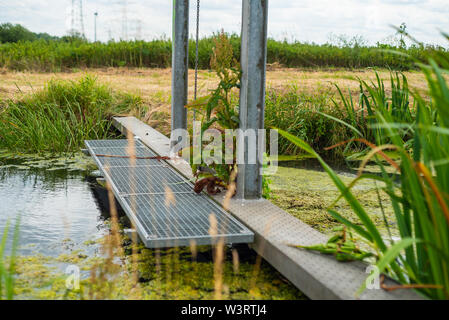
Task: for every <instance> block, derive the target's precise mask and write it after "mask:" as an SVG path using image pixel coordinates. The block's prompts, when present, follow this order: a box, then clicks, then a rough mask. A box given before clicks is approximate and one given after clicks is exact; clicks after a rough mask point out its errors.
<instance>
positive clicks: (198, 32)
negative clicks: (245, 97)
mask: <svg viewBox="0 0 449 320" xmlns="http://www.w3.org/2000/svg"><path fill="white" fill-rule="evenodd" d="M199 43H200V0H197V2H196V51H195V90H194V93H193V98H194V100H196V98H197V93H198V63H199ZM195 120H196V111H195V110H194V111H193V121H195Z"/></svg>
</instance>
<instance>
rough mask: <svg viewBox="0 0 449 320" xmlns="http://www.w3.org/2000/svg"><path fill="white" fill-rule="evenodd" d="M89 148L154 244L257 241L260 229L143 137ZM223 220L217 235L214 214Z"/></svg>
mask: <svg viewBox="0 0 449 320" xmlns="http://www.w3.org/2000/svg"><path fill="white" fill-rule="evenodd" d="M85 143H86V147H87V149H88V150H89V153H90V154H91V156H92V157H93V159H94V160H95V162H96V163H97V165H98V167H99V169H100V171H101V172H102V173H103V175H104V177H105V179H106V180H107V181H108V182H109V184H110V185H111V187H112V190H113V192H114V195H115V197H116V198H117V200H118V201H119V202H120V204H121V206H122V207H123V209H124V210H125V212H126V214H127V215H128V217H129V218H130V219H131V220H132V222H133V223H134V225H135V226H136V229H137V232H138V233H139V236H140V238H141V239H142V241H143V242H144V244H145V245H146V246H147V247H148V248H162V247H177V246H189V245H190V244H191V243H192V241H193V242H194V243H195V244H196V245H209V244H214V243H216V242H217V241H218V240H221V239H223V240H224V241H225V243H251V242H253V239H254V234H253V233H252V232H251V231H250V230H249V229H248V228H246V227H245V226H244V225H243V224H242V223H240V222H239V221H238V220H237V219H235V218H234V217H233V216H231V215H230V214H229V213H228V212H226V211H225V210H224V209H223V208H221V207H220V206H219V205H218V204H217V203H216V202H214V201H213V200H212V199H210V198H209V197H208V196H207V195H206V194H204V193H202V194H199V195H198V194H196V193H195V192H194V191H193V184H192V183H191V182H190V181H188V180H187V179H186V178H184V177H183V176H182V175H181V174H179V173H178V172H177V171H175V170H174V169H173V168H172V167H171V166H170V165H169V164H168V163H167V162H165V161H164V160H158V159H139V158H153V157H156V156H157V155H156V154H155V153H154V152H152V151H151V150H150V149H149V148H148V147H146V146H145V145H144V144H143V143H142V142H140V141H139V140H134V143H133V144H134V145H133V146H132V145H130V143H129V141H128V140H94V141H86V142H85ZM211 215H213V216H214V217H215V218H216V221H217V226H216V227H215V228H213V229H215V230H214V231H212V234H213V235H211V223H210V217H211Z"/></svg>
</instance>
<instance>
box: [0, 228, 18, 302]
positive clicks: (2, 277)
mask: <svg viewBox="0 0 449 320" xmlns="http://www.w3.org/2000/svg"><path fill="white" fill-rule="evenodd" d="M19 225H20V219H17V222H16V226H15V228H14V234H13V239H12V243H11V248H12V249H11V252H10V255H9V259H8V261H6V259H5V254H6V253H7V252H6V248H7V244H8V235H9V228H10V224H9V221H8V222H7V223H6V226H5V228H4V230H3V236H2V238H1V242H0V300H3V299H7V300H12V299H13V297H14V276H15V273H16V249H17V246H18V244H19V243H18V242H19Z"/></svg>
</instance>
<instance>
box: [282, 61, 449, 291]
mask: <svg viewBox="0 0 449 320" xmlns="http://www.w3.org/2000/svg"><path fill="white" fill-rule="evenodd" d="M440 66H442V67H443V68H444V69H441V68H440ZM421 69H422V71H423V73H424V75H425V76H426V79H427V83H428V87H429V93H430V97H431V99H430V101H429V100H428V99H425V98H423V97H422V96H420V95H419V94H418V93H415V92H410V90H409V89H408V87H407V86H405V85H404V86H401V89H400V90H398V92H397V94H399V93H401V95H400V96H398V95H396V94H393V96H392V98H391V99H385V96H386V95H385V89H384V88H383V87H382V86H374V87H373V86H369V85H368V84H366V83H362V87H363V89H364V90H366V91H367V92H368V93H367V102H368V103H369V107H370V108H371V110H372V112H373V114H374V117H375V118H374V120H375V123H373V124H372V125H371V128H372V129H373V130H374V131H375V132H376V130H380V129H381V130H382V131H381V134H380V136H379V138H380V140H379V141H384V142H385V141H386V142H387V144H384V145H379V146H377V147H376V146H372V150H371V152H369V153H368V155H367V156H366V157H365V160H364V161H363V163H362V165H361V169H363V166H364V165H365V164H366V163H367V162H368V161H370V160H375V161H376V163H377V165H378V167H379V169H380V170H381V173H382V175H381V176H374V175H369V174H363V173H362V170H361V171H360V173H359V175H358V177H357V178H356V179H355V180H354V181H353V183H351V184H350V185H349V186H346V185H345V184H344V183H343V182H342V180H341V179H340V178H339V177H338V175H337V174H336V173H335V172H334V171H333V170H332V169H331V168H330V167H329V166H328V165H327V164H326V162H325V161H324V160H323V159H322V158H321V157H320V155H319V154H318V153H316V152H315V151H314V150H313V149H312V148H311V147H310V146H309V145H308V144H307V143H306V142H305V141H303V140H302V139H300V138H298V137H295V136H293V135H291V134H289V133H287V132H284V131H282V132H281V134H282V135H283V136H284V137H286V138H287V139H289V140H290V141H292V142H293V143H295V144H296V145H298V146H299V147H300V148H302V149H303V150H305V151H306V152H308V153H309V154H311V155H313V156H314V157H316V158H317V159H318V160H319V161H320V163H321V164H322V166H323V168H324V169H325V171H326V172H327V173H328V175H329V176H330V177H331V179H332V180H333V181H334V183H335V185H336V186H337V187H338V188H339V190H340V191H341V198H344V199H345V200H346V201H347V202H348V204H349V205H350V206H351V208H352V209H353V211H354V213H355V214H356V215H357V217H358V221H349V220H347V219H345V218H344V217H343V216H342V215H340V214H339V213H338V212H337V211H336V210H334V209H333V208H332V207H331V208H329V210H328V212H329V214H330V215H331V216H333V217H334V218H335V219H337V220H338V221H339V222H341V223H342V224H344V225H346V226H347V227H349V228H351V229H352V230H354V231H355V232H356V233H358V235H359V236H360V237H361V238H362V239H363V240H364V241H366V242H367V243H368V244H370V245H371V247H372V248H373V250H374V251H375V252H376V254H377V266H378V267H379V270H380V272H385V273H387V274H388V275H390V276H391V277H393V278H394V279H396V280H397V281H399V282H400V283H402V284H403V285H404V287H405V288H414V289H416V290H419V291H420V292H421V293H423V294H424V295H426V296H427V297H429V298H433V299H449V120H448V119H449V111H448V110H449V87H448V83H447V80H446V78H444V76H443V75H444V74H447V72H448V70H449V59H448V58H447V57H446V56H443V55H439V56H436V57H435V59H430V60H429V64H428V65H421ZM395 81H397V80H395ZM396 83H397V82H396ZM410 93H412V94H413V97H414V99H415V101H416V105H417V111H416V112H417V113H416V114H417V115H416V119H414V118H413V117H410V115H409V114H408V109H409V106H408V105H407V104H406V103H405V101H404V99H405V97H407V95H408V94H410ZM367 107H368V105H367ZM394 110H396V111H399V110H402V113H396V112H395V111H394ZM405 132H406V133H407V134H406V135H404V133H405ZM408 136H410V140H407V139H408ZM360 141H364V140H362V139H360ZM386 149H394V150H396V152H397V153H398V155H399V157H400V159H399V160H397V161H394V160H392V159H389V158H388V157H387V156H386V155H385V154H384V153H383V150H386ZM380 158H383V159H382V160H387V161H388V162H389V163H390V164H391V165H392V166H393V167H395V168H396V170H397V173H399V174H400V176H401V181H400V183H397V182H396V180H395V177H394V176H393V175H391V174H388V173H387V170H386V167H385V164H384V162H382V161H380ZM361 179H371V180H374V181H377V182H380V183H381V185H382V187H381V189H382V191H383V192H385V193H386V194H387V195H389V198H390V200H391V205H392V207H393V210H394V214H395V221H394V224H395V225H397V228H398V231H399V234H400V240H395V239H393V237H391V232H389V234H390V236H389V237H388V238H385V236H384V235H382V234H381V232H380V231H379V230H378V228H377V227H376V226H375V224H374V223H373V221H372V220H371V218H370V216H369V214H368V212H367V210H366V209H365V208H364V207H363V206H362V205H361V203H360V202H359V201H358V199H357V198H356V197H355V196H354V195H353V194H352V192H351V189H352V188H353V187H354V186H355V185H357V182H358V181H360V180H361ZM379 201H380V200H379ZM386 227H387V228H389V226H388V224H387V226H386Z"/></svg>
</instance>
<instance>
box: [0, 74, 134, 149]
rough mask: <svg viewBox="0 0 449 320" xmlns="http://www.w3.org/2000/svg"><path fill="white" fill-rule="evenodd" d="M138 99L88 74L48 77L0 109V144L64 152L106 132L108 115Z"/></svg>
mask: <svg viewBox="0 0 449 320" xmlns="http://www.w3.org/2000/svg"><path fill="white" fill-rule="evenodd" d="M140 103H141V102H140V100H139V99H138V98H135V97H133V96H131V95H125V94H119V93H115V92H113V91H112V90H111V89H110V88H108V87H107V86H104V85H100V84H98V83H97V82H96V79H95V78H94V77H91V76H89V75H88V76H85V77H84V78H82V79H80V80H78V81H57V80H53V81H50V82H49V83H48V84H47V86H46V87H45V88H44V89H43V90H41V91H38V92H36V93H33V94H31V95H30V96H26V97H24V98H22V99H21V100H19V101H12V100H8V101H3V102H2V104H3V105H2V107H1V108H0V137H1V139H0V148H5V149H9V150H12V151H27V152H43V151H50V152H70V151H75V150H77V149H78V148H79V147H80V146H82V145H83V141H84V140H86V139H103V138H106V137H108V135H109V134H110V133H111V125H112V124H111V121H110V117H111V115H113V114H115V113H122V112H127V111H128V110H130V109H132V108H134V107H136V106H138V105H139V104H140Z"/></svg>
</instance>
